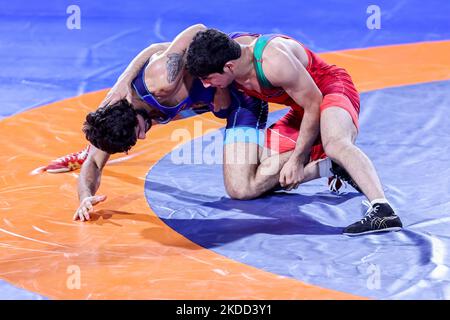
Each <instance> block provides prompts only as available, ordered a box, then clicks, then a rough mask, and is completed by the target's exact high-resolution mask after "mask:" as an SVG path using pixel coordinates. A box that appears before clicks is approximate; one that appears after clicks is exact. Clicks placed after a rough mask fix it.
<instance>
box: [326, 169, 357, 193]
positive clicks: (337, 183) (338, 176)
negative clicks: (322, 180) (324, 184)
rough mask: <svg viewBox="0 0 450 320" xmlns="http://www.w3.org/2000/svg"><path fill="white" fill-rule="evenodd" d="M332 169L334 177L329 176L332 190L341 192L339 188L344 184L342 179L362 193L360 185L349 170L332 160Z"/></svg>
mask: <svg viewBox="0 0 450 320" xmlns="http://www.w3.org/2000/svg"><path fill="white" fill-rule="evenodd" d="M330 171H331V173H332V174H333V176H332V177H330V178H328V187H329V189H330V191H333V192H337V193H339V189H340V188H341V186H342V181H344V182H346V183H348V184H349V185H351V186H352V187H353V188H355V190H356V191H358V192H360V193H362V191H361V189H360V188H359V187H358V185H357V184H356V182H355V181H354V180H353V179H352V177H350V175H349V174H348V173H347V171H346V170H345V169H344V168H342V167H341V166H340V165H338V164H337V163H336V162H334V161H331V169H330Z"/></svg>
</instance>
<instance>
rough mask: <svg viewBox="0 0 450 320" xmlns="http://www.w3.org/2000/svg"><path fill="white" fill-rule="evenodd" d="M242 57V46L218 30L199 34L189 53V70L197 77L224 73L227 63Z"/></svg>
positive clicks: (190, 46) (209, 30)
mask: <svg viewBox="0 0 450 320" xmlns="http://www.w3.org/2000/svg"><path fill="white" fill-rule="evenodd" d="M240 56H241V46H240V45H239V43H237V42H236V41H234V40H232V39H231V38H230V37H228V36H227V35H226V34H225V33H223V32H220V31H219V30H216V29H206V30H205V31H200V32H198V33H197V34H196V35H195V37H194V39H193V40H192V42H191V44H190V45H189V49H188V52H187V68H188V71H189V73H191V74H192V75H193V76H195V77H201V78H202V77H206V76H208V75H210V74H212V73H223V68H224V67H225V63H227V62H228V61H231V60H236V59H238V58H239V57H240Z"/></svg>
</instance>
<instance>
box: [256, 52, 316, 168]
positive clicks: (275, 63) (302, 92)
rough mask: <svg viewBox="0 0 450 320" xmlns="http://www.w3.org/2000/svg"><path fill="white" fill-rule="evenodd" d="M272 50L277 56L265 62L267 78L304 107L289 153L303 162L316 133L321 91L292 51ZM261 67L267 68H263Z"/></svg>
mask: <svg viewBox="0 0 450 320" xmlns="http://www.w3.org/2000/svg"><path fill="white" fill-rule="evenodd" d="M273 51H275V52H276V57H275V59H271V60H270V63H269V64H268V68H267V73H266V76H267V78H268V79H269V81H270V82H271V83H272V84H273V85H275V86H278V87H282V88H283V89H284V90H285V91H286V92H287V94H289V96H290V97H291V98H292V99H293V100H294V101H295V102H296V103H297V104H298V105H299V106H301V107H303V109H304V115H303V120H302V122H301V125H300V133H299V135H298V139H297V143H296V146H295V150H294V152H293V154H292V156H291V157H292V158H293V159H296V160H298V161H302V163H304V162H305V161H307V160H308V159H307V157H308V155H309V152H310V149H311V147H312V145H313V143H314V141H315V140H316V138H317V136H318V134H319V120H320V104H321V103H322V93H321V92H320V90H319V88H318V87H317V85H316V84H315V82H314V80H313V79H312V78H311V76H310V75H309V73H308V71H307V70H306V69H305V67H304V66H303V64H302V63H301V62H300V61H299V59H297V58H296V57H295V56H294V55H293V53H290V52H289V51H287V50H280V49H275V50H273ZM280 66H282V67H280ZM264 70H265V71H266V68H265V69H264Z"/></svg>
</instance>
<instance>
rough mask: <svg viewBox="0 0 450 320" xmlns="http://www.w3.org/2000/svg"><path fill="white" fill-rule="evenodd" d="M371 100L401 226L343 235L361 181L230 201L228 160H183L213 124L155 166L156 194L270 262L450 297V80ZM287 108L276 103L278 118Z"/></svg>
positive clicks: (366, 119)
mask: <svg viewBox="0 0 450 320" xmlns="http://www.w3.org/2000/svg"><path fill="white" fill-rule="evenodd" d="M361 98H362V99H361V106H362V108H361V117H360V120H361V121H360V125H361V132H360V134H359V138H358V140H357V144H358V145H359V146H360V147H361V148H362V150H363V151H364V152H365V153H366V154H367V155H368V156H369V157H370V158H371V159H372V161H373V162H374V164H375V166H376V168H377V169H378V170H379V174H380V178H381V180H382V181H383V182H384V190H385V192H386V195H387V197H388V198H389V199H390V202H391V203H392V205H393V207H394V208H396V209H397V213H398V214H399V215H400V216H401V218H402V220H403V223H404V226H405V229H404V230H403V231H401V232H396V233H389V234H386V233H385V234H377V235H370V236H362V237H357V238H348V237H346V236H343V235H342V234H341V232H342V229H343V228H344V227H345V226H347V225H349V224H351V223H353V222H354V221H357V220H359V219H361V218H362V216H363V214H364V212H365V209H366V208H365V207H364V208H362V205H361V201H362V200H364V199H365V197H364V196H363V195H361V194H359V193H357V192H356V191H354V190H353V189H352V188H351V187H348V189H347V191H348V192H346V193H343V194H340V195H334V194H331V193H330V192H329V191H328V190H327V187H326V180H325V179H320V180H315V181H311V182H309V183H307V184H304V185H301V186H300V187H299V189H298V190H297V191H295V192H293V191H291V192H276V193H275V194H273V195H268V196H266V197H264V198H261V199H257V200H250V201H240V200H231V199H229V198H228V197H227V196H225V195H226V192H225V188H224V186H223V180H222V166H221V164H216V165H188V166H186V165H176V164H174V161H173V159H175V158H177V157H180V155H181V156H182V152H183V150H184V152H186V150H188V151H190V152H191V156H192V158H191V162H192V163H194V161H195V160H196V159H201V157H202V155H198V154H196V152H197V150H201V151H204V150H207V148H208V145H210V144H211V141H213V140H214V135H213V134H211V135H209V136H208V135H206V136H204V137H202V138H199V139H196V140H193V141H192V142H190V143H189V145H188V146H186V145H184V146H180V147H179V148H178V149H176V150H174V151H173V152H172V154H168V155H167V156H165V157H164V158H163V159H161V161H160V162H159V163H158V164H157V165H155V166H154V167H153V168H152V170H150V171H149V173H148V175H147V182H146V186H145V194H146V196H147V201H148V202H149V205H150V206H151V208H152V209H153V211H154V212H155V213H157V214H158V215H159V216H160V217H161V219H163V221H164V222H165V223H166V224H167V225H168V226H170V227H171V228H173V229H174V230H175V231H177V232H179V233H181V234H182V235H184V236H185V237H187V238H188V239H190V240H192V241H194V242H195V243H197V244H199V245H201V246H202V247H204V248H207V249H209V250H213V251H215V252H217V253H219V254H221V255H224V256H226V257H228V258H231V259H234V260H237V261H240V262H242V263H245V264H248V265H252V266H255V267H257V268H260V269H263V270H265V271H268V272H272V273H276V274H279V275H282V276H286V277H292V278H295V279H297V280H301V281H304V282H306V283H310V284H314V285H318V286H321V287H325V288H330V289H335V290H339V291H344V292H351V293H353V294H356V295H361V296H366V297H372V298H378V299H450V281H449V279H450V270H449V267H448V266H449V265H450V257H449V255H448V248H449V247H450V237H449V235H448V230H450V216H449V213H450V199H449V197H448V192H449V190H450V167H449V166H448V163H449V155H450V117H448V115H447V111H446V109H447V108H446V107H447V106H448V105H449V102H450V81H446V82H435V83H428V84H421V85H413V86H407V87H401V88H393V89H384V90H378V91H373V92H370V93H366V94H363V95H362V97H361ZM285 112H286V111H285V110H282V111H278V112H273V113H271V114H270V117H269V122H270V121H272V122H274V121H275V120H276V119H278V118H280V117H281V116H282V115H284V113H285ZM198 144H203V148H199V147H198ZM196 145H197V147H196ZM180 149H182V150H180ZM217 150H219V151H221V149H220V148H219V149H217ZM174 154H175V156H174ZM214 159H217V160H220V159H222V154H221V153H219V154H216V155H214ZM186 168H189V170H186Z"/></svg>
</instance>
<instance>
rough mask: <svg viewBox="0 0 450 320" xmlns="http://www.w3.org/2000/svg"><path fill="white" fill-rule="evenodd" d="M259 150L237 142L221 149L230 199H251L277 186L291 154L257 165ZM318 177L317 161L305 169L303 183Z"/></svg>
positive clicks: (252, 144)
mask: <svg viewBox="0 0 450 320" xmlns="http://www.w3.org/2000/svg"><path fill="white" fill-rule="evenodd" d="M261 149H262V147H260V146H259V145H257V144H255V143H243V142H237V143H233V144H225V145H224V182H225V188H226V190H227V193H228V195H229V196H230V197H231V198H234V199H240V200H246V199H254V198H257V197H259V196H261V195H262V194H264V193H266V192H268V191H270V190H272V189H273V188H274V187H276V186H277V185H278V184H279V179H280V171H281V168H282V167H283V165H284V164H285V163H286V162H287V160H288V159H289V157H290V156H291V154H292V151H287V152H284V153H282V154H278V153H272V154H271V155H270V156H268V157H266V158H264V159H263V160H262V162H260V161H259V158H260V157H259V155H260V154H261V152H262V150H261ZM319 177H320V175H319V166H318V161H312V162H310V163H308V164H307V165H306V166H305V179H304V180H303V182H307V181H310V180H313V179H316V178H319ZM303 182H302V183H303Z"/></svg>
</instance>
